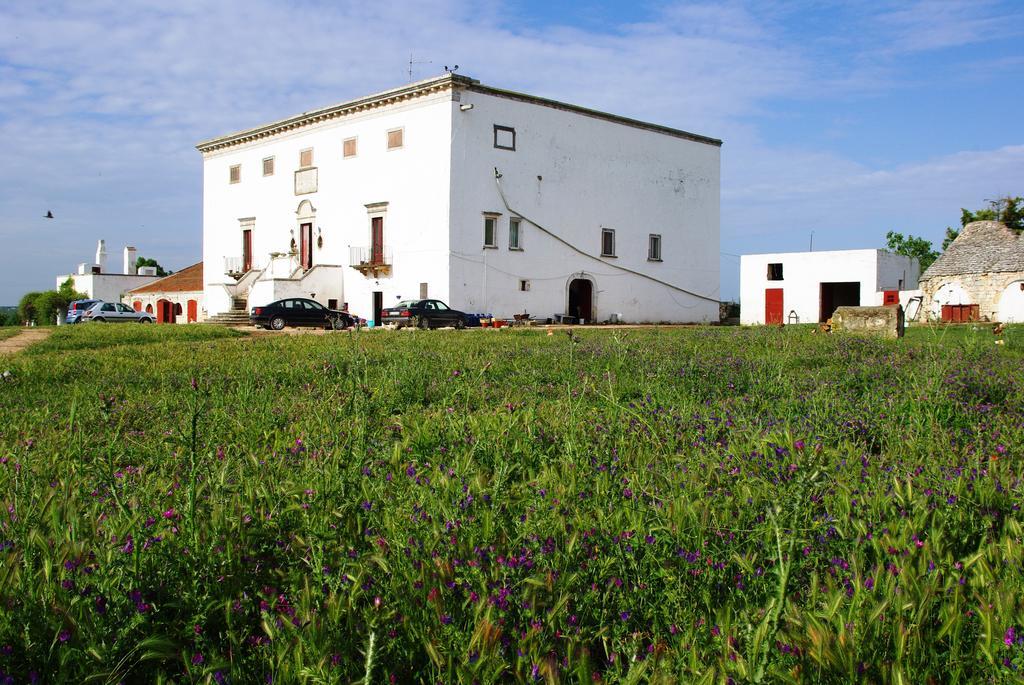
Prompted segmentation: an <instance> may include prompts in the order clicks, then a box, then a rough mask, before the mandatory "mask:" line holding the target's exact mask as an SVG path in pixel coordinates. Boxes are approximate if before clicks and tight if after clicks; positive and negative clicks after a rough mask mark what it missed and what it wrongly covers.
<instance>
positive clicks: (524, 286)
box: [519, 281, 530, 293]
mask: <svg viewBox="0 0 1024 685" xmlns="http://www.w3.org/2000/svg"><path fill="white" fill-rule="evenodd" d="M529 289H530V282H529V281H519V290H520V292H524V293H525V292H526V291H527V290H529Z"/></svg>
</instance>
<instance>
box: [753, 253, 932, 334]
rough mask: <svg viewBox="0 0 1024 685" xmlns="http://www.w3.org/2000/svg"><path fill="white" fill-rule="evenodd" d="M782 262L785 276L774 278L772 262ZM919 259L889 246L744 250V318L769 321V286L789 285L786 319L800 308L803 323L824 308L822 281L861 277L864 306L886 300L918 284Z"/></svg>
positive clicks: (811, 320)
mask: <svg viewBox="0 0 1024 685" xmlns="http://www.w3.org/2000/svg"><path fill="white" fill-rule="evenodd" d="M779 263H781V264H782V273H783V278H782V280H779V281H770V280H768V265H769V264H779ZM919 276H920V266H919V265H918V262H917V260H916V259H911V258H909V257H904V256H902V255H896V254H892V253H890V252H887V251H886V250H877V249H870V250H831V251H821V252H782V253H774V254H756V255H743V256H742V257H741V258H740V323H742V324H744V325H753V324H763V323H764V317H765V290H766V289H767V288H782V289H783V304H782V314H783V321H784V322H785V321H788V320H789V314H790V312H796V314H797V316H798V317H799V321H800V323H814V322H817V321H818V319H819V314H820V309H821V284H822V283H849V282H859V283H860V304H861V305H862V306H869V305H880V304H882V297H883V291H885V290H913V289H915V288H917V281H918V277H919Z"/></svg>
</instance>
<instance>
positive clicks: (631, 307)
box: [197, 74, 721, 322]
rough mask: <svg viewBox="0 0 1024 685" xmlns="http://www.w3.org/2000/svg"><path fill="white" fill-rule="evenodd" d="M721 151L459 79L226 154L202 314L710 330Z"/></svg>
mask: <svg viewBox="0 0 1024 685" xmlns="http://www.w3.org/2000/svg"><path fill="white" fill-rule="evenodd" d="M720 146H721V141H718V140H715V139H712V138H706V137H704V136H699V135H694V134H691V133H686V132H684V131H679V130H676V129H671V128H667V127H664V126H658V125H654V124H648V123H643V122H640V121H635V120H632V119H626V118H623V117H618V116H614V115H611V114H605V113H601V112H596V111H592V110H588V109H584V108H582V107H576V106H573V105H567V104H564V103H560V102H555V101H552V100H546V99H543V98H538V97H534V96H530V95H523V94H520V93H513V92H509V91H504V90H499V89H496V88H491V87H489V86H485V85H483V84H481V83H480V82H478V81H475V80H472V79H470V78H467V77H465V76H456V75H454V74H445V75H444V76H441V77H437V78H433V79H428V80H425V81H420V82H418V83H413V84H409V85H407V86H403V87H401V88H396V89H393V90H389V91H386V92H384V93H380V94H377V95H372V96H369V97H365V98H361V99H358V100H353V101H350V102H346V103H342V104H340V105H335V106H332V107H327V108H324V109H319V110H314V111H311V112H306V113H304V114H300V115H298V116H294V117H291V118H289V119H284V120H281V121H277V122H273V123H270V124H266V125H264V126H260V127H257V128H254V129H250V130H247V131H242V132H240V133H235V134H231V135H227V136H223V137H219V138H215V139H213V140H209V141H206V142H204V143H201V144H199V145H198V146H197V148H198V149H199V151H200V152H201V153H202V155H203V169H204V182H203V188H204V201H203V261H204V263H205V265H206V273H205V277H204V281H205V293H206V305H207V309H208V312H209V314H210V315H211V316H212V315H215V314H218V313H221V312H224V311H226V310H229V309H230V308H231V307H232V301H233V300H235V301H238V302H240V301H243V300H247V304H248V305H249V306H255V305H259V304H266V303H268V302H270V301H272V300H275V299H279V298H281V297H286V296H298V295H301V296H312V297H314V298H315V299H317V300H319V301H320V302H322V303H324V304H326V305H328V306H332V305H338V306H341V305H343V303H348V305H349V308H350V309H351V311H352V312H353V313H355V314H358V315H360V316H363V317H366V318H368V319H371V320H379V316H380V310H381V308H382V307H383V306H388V305H391V304H394V303H395V302H396V301H398V300H401V299H413V298H418V297H428V296H429V297H432V298H438V299H441V300H444V301H446V302H448V304H449V305H451V306H452V307H454V308H456V309H462V310H464V311H469V312H489V313H493V314H494V315H496V316H502V317H508V316H511V315H512V314H516V313H523V312H527V313H529V314H530V315H532V316H539V317H550V316H552V315H554V314H561V315H565V314H572V315H576V316H579V317H580V318H583V319H586V320H588V321H603V320H609V319H612V318H616V316H615V315H618V316H619V317H620V318H621V319H623V320H627V321H680V322H689V321H709V320H717V319H718V294H719V268H718V263H719V255H718V250H719V166H720V161H719V160H720V155H719V153H720Z"/></svg>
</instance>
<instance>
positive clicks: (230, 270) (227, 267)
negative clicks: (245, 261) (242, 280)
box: [224, 257, 242, 278]
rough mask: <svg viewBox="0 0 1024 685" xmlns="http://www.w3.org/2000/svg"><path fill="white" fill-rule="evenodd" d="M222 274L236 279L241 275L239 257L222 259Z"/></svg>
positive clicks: (240, 260)
mask: <svg viewBox="0 0 1024 685" xmlns="http://www.w3.org/2000/svg"><path fill="white" fill-rule="evenodd" d="M224 273H225V274H227V275H228V276H233V277H235V278H238V277H239V276H241V275H242V258H241V257H225V258H224Z"/></svg>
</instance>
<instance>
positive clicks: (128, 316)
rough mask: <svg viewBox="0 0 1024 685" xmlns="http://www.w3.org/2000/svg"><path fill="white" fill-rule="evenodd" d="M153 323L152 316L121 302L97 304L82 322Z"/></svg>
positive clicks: (84, 316)
mask: <svg viewBox="0 0 1024 685" xmlns="http://www.w3.org/2000/svg"><path fill="white" fill-rule="evenodd" d="M89 321H95V322H96V323H153V322H154V321H155V319H154V318H153V315H152V314H147V313H146V312H137V311H135V310H134V309H132V308H131V307H129V306H128V305H126V304H121V303H120V302H97V303H96V304H94V305H93V306H91V307H89V309H87V310H85V313H84V314H82V318H81V322H82V323H88V322H89Z"/></svg>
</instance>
